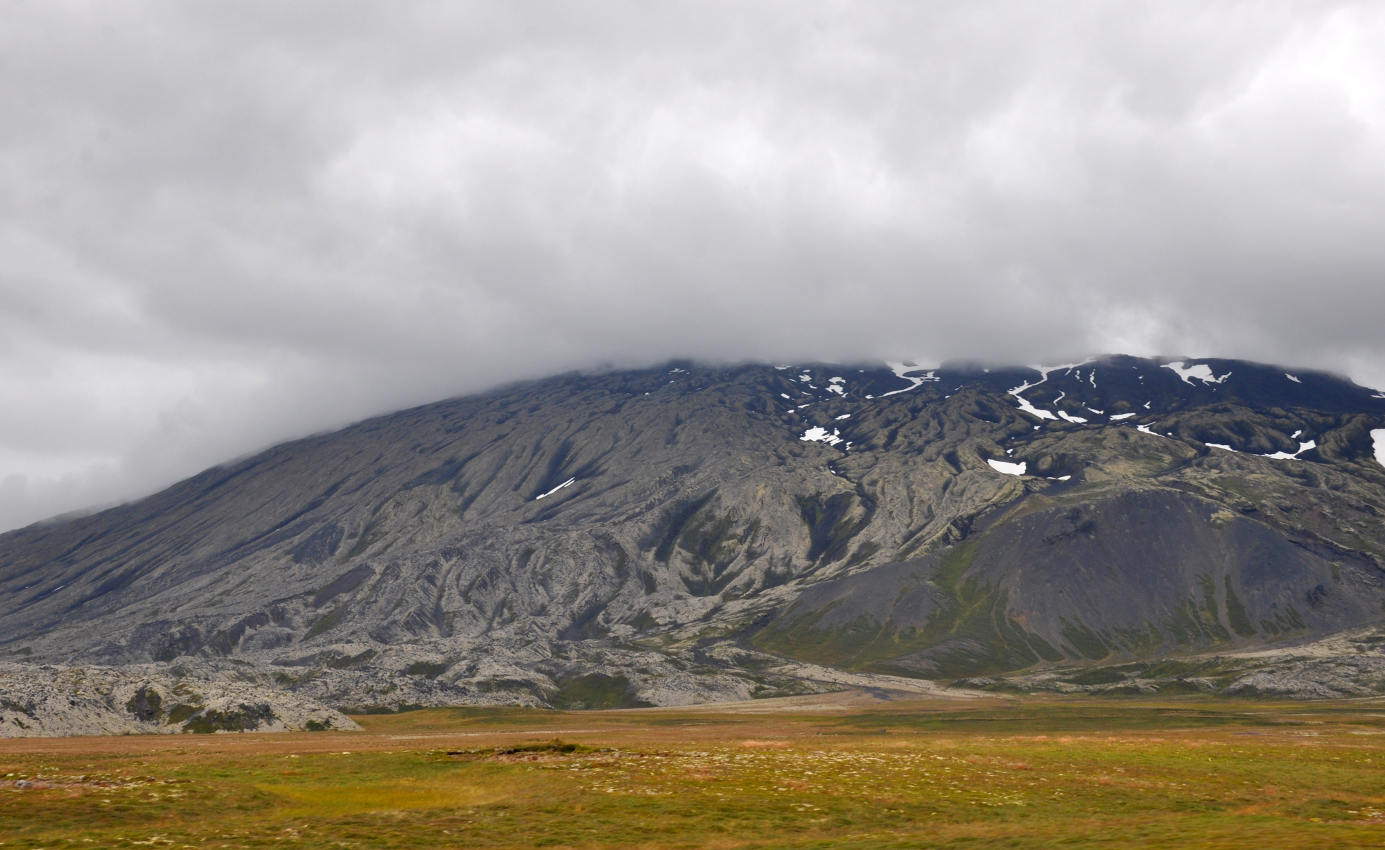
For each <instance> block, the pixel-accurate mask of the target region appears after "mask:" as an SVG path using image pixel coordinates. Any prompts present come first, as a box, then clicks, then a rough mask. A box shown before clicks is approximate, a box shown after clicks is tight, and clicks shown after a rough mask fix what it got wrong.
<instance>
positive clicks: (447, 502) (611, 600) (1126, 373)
mask: <svg viewBox="0 0 1385 850" xmlns="http://www.w3.org/2000/svg"><path fill="white" fill-rule="evenodd" d="M1382 435H1385V394H1382V393H1379V392H1376V391H1374V390H1370V389H1367V388H1363V387H1359V386H1356V385H1355V384H1352V383H1351V382H1349V381H1346V380H1344V379H1341V378H1338V377H1336V376H1332V375H1326V374H1321V373H1313V372H1309V371H1306V370H1297V369H1295V370H1292V371H1286V370H1284V369H1282V368H1279V367H1274V366H1268V365H1263V364H1254V363H1246V362H1243V361H1233V360H1217V359H1204V360H1187V359H1177V358H1159V359H1152V358H1133V357H1122V356H1114V357H1105V358H1099V359H1095V360H1091V361H1088V362H1084V363H1078V364H1067V365H1064V366H1057V367H1004V368H1001V367H988V366H982V365H975V364H945V365H944V366H942V367H938V368H921V367H919V366H917V365H914V364H892V365H891V366H890V367H888V368H882V367H880V366H879V365H870V364H857V365H829V364H807V365H795V366H780V367H775V366H757V365H746V366H735V367H711V366H700V365H696V364H690V363H677V364H668V365H667V366H664V367H661V368H657V369H646V370H636V371H623V372H609V373H601V374H584V375H565V376H559V377H556V378H553V379H549V380H545V381H538V382H532V383H527V384H522V385H517V386H512V387H507V388H502V389H499V390H496V391H494V392H491V393H487V394H484V395H480V396H474V397H468V398H462V399H455V400H450V401H444V402H439V403H437V404H432V405H427V406H424V407H420V408H415V409H412V410H406V411H401V412H399V413H394V414H390V415H388V416H383V417H380V418H377V419H373V420H369V421H366V422H362V423H359V424H357V425H353V426H351V427H349V428H346V429H343V430H341V431H337V432H334V433H331V434H323V435H319V436H315V437H310V438H307V439H303V440H298V441H295V442H292V443H286V444H284V445H281V446H276V447H274V448H271V449H269V450H267V451H265V452H262V453H260V454H257V455H255V456H253V457H250V458H247V459H244V460H240V461H237V462H234V463H231V464H228V465H226V466H223V467H218V468H215V469H211V470H207V471H206V472H204V473H202V474H201V475H198V476H195V477H193V478H191V479H188V480H187V481H184V482H182V483H180V484H177V485H175V486H173V487H171V488H169V489H168V490H165V491H164V492H161V493H158V494H156V495H153V496H151V497H149V498H147V499H144V500H141V501H138V502H135V503H132V504H129V505H123V506H120V507H117V508H112V509H110V510H106V511H102V512H100V513H96V514H92V515H89V516H83V517H76V518H66V519H61V520H55V521H51V522H47V523H40V524H37V525H34V526H31V527H29V528H25V529H20V530H18V531H14V532H10V533H8V534H4V535H0V658H5V659H9V660H11V661H14V662H17V663H22V664H24V665H70V666H74V667H78V668H87V667H90V666H91V665H105V666H109V667H120V668H128V669H141V670H142V669H146V667H145V666H144V665H162V667H150V668H147V669H151V670H157V669H164V668H167V667H168V666H169V665H176V666H177V667H178V668H179V669H182V670H184V671H187V674H188V675H189V676H192V677H197V678H199V679H207V680H216V681H221V678H218V677H226V676H230V675H232V672H234V676H233V677H236V676H238V677H240V678H241V679H242V680H244V681H246V682H249V683H253V684H254V686H255V687H257V688H264V689H268V690H270V691H273V692H274V693H279V694H284V695H297V696H301V697H303V698H306V699H311V700H315V701H318V702H321V703H323V704H327V705H333V706H338V707H347V708H352V709H358V710H391V709H398V708H405V707H409V706H414V705H456V704H486V703H508V704H514V703H518V704H528V705H544V706H554V707H572V708H576V707H587V708H591V707H611V706H622V705H624V706H632V705H651V704H653V705H682V704H691V703H697V702H707V701H735V700H744V699H748V698H757V697H773V696H791V695H794V694H810V693H818V692H822V691H825V690H830V689H832V688H833V687H841V686H842V685H841V682H844V681H846V679H843V678H842V677H844V676H845V677H848V678H849V677H856V676H891V677H897V678H902V679H918V680H932V681H938V682H942V683H950V682H954V681H957V680H960V679H990V680H994V681H1002V680H1004V681H1011V680H1013V681H1020V680H1021V679H1024V678H1025V677H1029V678H1028V679H1025V680H1026V681H1028V680H1033V681H1036V682H1037V681H1040V680H1043V677H1054V676H1056V677H1057V678H1056V679H1054V681H1058V680H1061V679H1062V677H1063V676H1066V675H1068V674H1067V673H1066V672H1065V671H1069V670H1078V671H1082V670H1092V671H1098V670H1112V669H1115V668H1117V667H1120V666H1121V665H1142V664H1154V663H1157V662H1160V661H1164V660H1168V659H1179V658H1188V657H1196V656H1200V655H1203V654H1207V653H1213V654H1216V655H1220V656H1230V655H1233V654H1236V653H1247V652H1256V651H1262V650H1267V649H1274V648H1279V647H1289V646H1301V645H1304V644H1306V643H1310V642H1312V641H1316V640H1322V639H1325V638H1329V637H1331V636H1333V635H1339V634H1343V633H1348V632H1352V633H1354V632H1356V631H1359V630H1361V629H1369V628H1372V627H1374V626H1377V625H1379V624H1380V623H1381V622H1382V612H1383V611H1385V512H1383V511H1382V506H1385V467H1382V465H1381V461H1380V459H1379V457H1380V456H1381V454H1385V447H1382V445H1381V444H1382V443H1385V436H1382ZM1294 663H1299V662H1294ZM1301 663H1302V665H1303V666H1304V669H1303V671H1301V672H1293V669H1296V668H1292V665H1290V666H1285V665H1279V666H1278V667H1276V668H1275V669H1276V670H1277V671H1278V672H1274V673H1271V672H1269V669H1268V667H1266V666H1265V665H1261V667H1260V668H1257V669H1259V670H1260V672H1259V673H1252V672H1247V674H1246V675H1248V676H1250V675H1258V676H1260V678H1253V679H1250V680H1247V681H1246V682H1245V683H1244V687H1243V689H1256V690H1261V691H1264V692H1267V693H1268V692H1283V693H1289V694H1304V695H1311V694H1315V693H1319V690H1315V689H1314V687H1309V686H1304V687H1302V688H1300V687H1298V686H1296V685H1294V684H1293V683H1294V682H1296V681H1304V682H1306V681H1308V678H1305V677H1310V678H1311V676H1310V674H1312V675H1319V677H1320V678H1322V677H1325V676H1328V674H1327V672H1326V671H1329V670H1335V671H1337V672H1336V673H1333V674H1332V675H1333V676H1335V677H1336V679H1333V680H1332V681H1336V682H1337V684H1332V683H1331V682H1329V681H1328V679H1326V678H1325V679H1323V682H1324V683H1325V684H1324V685H1323V688H1322V689H1321V692H1322V693H1327V692H1332V693H1348V692H1354V691H1353V690H1352V688H1356V689H1364V690H1366V691H1370V692H1377V691H1378V690H1379V689H1380V687H1381V682H1380V679H1379V677H1378V676H1376V675H1375V673H1374V672H1372V670H1373V668H1372V667H1371V663H1373V662H1369V661H1367V660H1362V659H1358V660H1356V661H1352V660H1351V659H1350V658H1349V657H1347V656H1342V657H1340V658H1335V659H1322V658H1319V659H1303V660H1302V662H1301ZM132 665H133V666H132ZM1310 668H1311V669H1310ZM17 669H18V668H17ZM22 669H26V670H27V669H34V668H33V667H30V666H25V667H24V668H22ZM1314 670H1316V671H1317V672H1316V673H1313V671H1314ZM228 671H230V672H228ZM823 671H836V672H835V673H831V674H829V673H824V672H823ZM45 675H47V674H45ZM151 675H152V674H151ZM1090 675H1091V676H1100V675H1108V674H1102V673H1098V672H1092V673H1090ZM1111 675H1114V674H1111ZM1285 676H1287V677H1288V678H1287V679H1285V678H1284V677H1285ZM1266 677H1269V678H1266ZM1275 677H1278V678H1275ZM20 678H23V677H22V676H20ZM1069 678H1070V677H1069ZM1136 678H1139V677H1136ZM1177 678H1179V677H1173V678H1172V679H1170V678H1169V677H1164V678H1163V679H1161V678H1160V677H1159V676H1157V675H1156V676H1153V677H1144V678H1143V679H1141V682H1140V683H1138V684H1137V685H1136V686H1138V687H1145V686H1146V685H1148V686H1149V687H1159V686H1160V685H1159V684H1158V682H1160V681H1164V680H1167V681H1169V682H1172V681H1174V680H1175V679H1177ZM1182 678H1183V679H1185V680H1186V681H1187V682H1189V683H1191V684H1187V685H1186V686H1187V687H1194V688H1195V687H1198V684H1197V683H1196V682H1194V681H1193V680H1195V679H1198V678H1199V677H1198V676H1196V675H1193V674H1191V673H1190V674H1188V675H1187V676H1184V677H1182ZM1202 678H1207V677H1202ZM1213 678H1215V677H1213ZM1328 678H1331V677H1328ZM1146 680H1147V681H1146ZM1209 681H1210V680H1209ZM834 682H836V683H837V684H834ZM1113 683H1114V682H1113ZM1069 684H1071V683H1070V682H1069ZM1080 686H1082V687H1087V686H1088V685H1080ZM1230 686H1231V683H1230V682H1223V681H1221V680H1220V679H1217V680H1216V684H1215V687H1214V688H1213V690H1217V691H1223V690H1227V691H1229V690H1230ZM160 687H162V685H160ZM1179 687H1183V685H1180V686H1179ZM1276 689H1277V690H1276ZM122 693H123V691H122ZM124 698H125V699H128V698H129V697H128V695H127V696H126V697H124ZM160 699H161V700H162V699H163V697H162V696H161V697H160ZM210 699H211V697H210V696H208V697H207V700H210ZM247 699H248V698H247ZM208 704H209V705H210V702H208ZM217 710H218V711H220V710H221V709H217ZM93 711H95V709H93ZM117 713H118V712H117ZM93 716H95V715H93ZM7 717H8V716H7ZM16 717H17V715H16ZM6 722H8V721H6ZM24 722H28V721H24ZM72 722H74V723H75V722H76V720H75V719H74V720H73V721H72ZM83 722H85V721H83ZM93 722H94V721H93ZM112 722H114V721H112ZM122 722H124V721H122ZM267 722H268V721H267ZM285 722H288V721H285ZM55 723H56V722H55ZM10 725H14V724H10ZM61 725H62V724H56V725H54V726H53V727H52V728H55V729H56V728H59V727H60V726H61ZM159 725H160V724H158V723H152V724H151V726H159ZM162 725H167V724H166V723H165V724H162ZM73 728H76V727H73ZM81 728H83V729H85V728H90V727H89V726H82V727H81Z"/></svg>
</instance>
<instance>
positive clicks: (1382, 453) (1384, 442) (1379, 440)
mask: <svg viewBox="0 0 1385 850" xmlns="http://www.w3.org/2000/svg"><path fill="white" fill-rule="evenodd" d="M1371 440H1372V442H1374V443H1375V461H1376V463H1378V464H1380V465H1381V466H1385V428H1377V429H1375V430H1374V431H1372V432H1371Z"/></svg>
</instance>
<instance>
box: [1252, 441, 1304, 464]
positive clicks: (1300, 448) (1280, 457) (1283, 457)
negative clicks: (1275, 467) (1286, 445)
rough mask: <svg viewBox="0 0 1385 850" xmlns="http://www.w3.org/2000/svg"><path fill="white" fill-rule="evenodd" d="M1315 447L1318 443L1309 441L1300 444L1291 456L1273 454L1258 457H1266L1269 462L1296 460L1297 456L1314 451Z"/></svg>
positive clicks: (1287, 454)
mask: <svg viewBox="0 0 1385 850" xmlns="http://www.w3.org/2000/svg"><path fill="white" fill-rule="evenodd" d="M1317 447H1318V443H1317V441H1316V440H1309V441H1308V442H1306V443H1304V442H1300V443H1299V444H1298V451H1296V452H1294V453H1293V454H1290V453H1289V452H1275V453H1274V454H1268V455H1260V457H1267V458H1269V459H1271V460H1295V459H1297V458H1298V456H1299V455H1301V454H1303V453H1304V452H1306V451H1308V450H1309V449H1316V448H1317Z"/></svg>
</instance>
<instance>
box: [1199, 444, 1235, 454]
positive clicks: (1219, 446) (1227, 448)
mask: <svg viewBox="0 0 1385 850" xmlns="http://www.w3.org/2000/svg"><path fill="white" fill-rule="evenodd" d="M1203 445H1204V446H1207V447H1208V448H1212V449H1222V450H1223V451H1228V452H1234V451H1236V450H1235V449H1233V448H1231V447H1230V446H1228V445H1227V444H1226V443H1203Z"/></svg>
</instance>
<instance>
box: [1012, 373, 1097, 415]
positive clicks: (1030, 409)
mask: <svg viewBox="0 0 1385 850" xmlns="http://www.w3.org/2000/svg"><path fill="white" fill-rule="evenodd" d="M1090 362H1092V361H1090V360H1083V361H1082V362H1081V363H1065V364H1063V365H1061V366H1034V365H1031V366H1029V368H1030V369H1033V370H1034V371H1035V372H1038V373H1039V376H1040V377H1039V380H1037V381H1034V382H1033V383H1025V384H1020V385H1019V386H1018V387H1013V388H1011V389H1010V391H1009V394H1010V395H1012V396H1014V397H1015V401H1016V403H1017V406H1018V407H1019V409H1020V410H1022V411H1024V412H1025V413H1028V414H1029V415H1030V416H1034V417H1037V418H1039V419H1052V420H1054V421H1057V419H1058V416H1062V417H1063V418H1064V419H1066V420H1067V421H1069V422H1086V421H1087V420H1085V419H1083V418H1082V417H1080V416H1069V415H1068V414H1066V413H1060V414H1059V415H1058V416H1054V415H1053V414H1052V413H1050V412H1048V411H1047V410H1040V409H1039V408H1037V407H1035V406H1034V405H1033V404H1030V402H1029V400H1028V399H1027V398H1025V397H1024V396H1023V395H1021V393H1023V392H1025V391H1027V390H1029V389H1032V388H1033V387H1037V386H1038V385H1039V384H1042V383H1043V382H1044V381H1047V380H1048V375H1049V373H1050V372H1057V371H1058V370H1060V369H1061V370H1063V371H1065V372H1069V371H1072V370H1073V369H1076V368H1077V367H1078V366H1086V365H1087V364H1088V363H1090ZM1066 394H1067V392H1066V391H1064V393H1063V394H1062V395H1059V396H1058V398H1059V399H1060V400H1061V399H1062V398H1063V395H1066Z"/></svg>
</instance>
